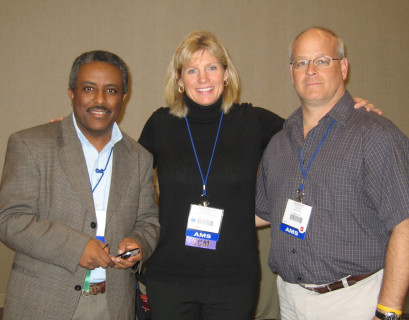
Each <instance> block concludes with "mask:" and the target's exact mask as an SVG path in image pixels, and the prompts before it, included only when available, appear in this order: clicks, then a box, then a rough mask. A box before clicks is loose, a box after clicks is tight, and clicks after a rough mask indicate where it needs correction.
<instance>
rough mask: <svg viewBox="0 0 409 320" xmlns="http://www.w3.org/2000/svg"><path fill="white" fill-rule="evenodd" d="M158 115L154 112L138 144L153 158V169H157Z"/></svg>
mask: <svg viewBox="0 0 409 320" xmlns="http://www.w3.org/2000/svg"><path fill="white" fill-rule="evenodd" d="M156 113H157V112H154V113H153V114H152V115H151V116H150V118H149V119H148V121H146V123H145V126H144V128H143V130H142V133H141V136H140V137H139V140H138V142H139V143H140V144H141V145H142V146H143V147H144V148H145V149H146V150H148V151H149V152H150V153H151V154H152V156H153V167H154V168H156V165H157V161H156V160H157V153H156V152H155V119H156Z"/></svg>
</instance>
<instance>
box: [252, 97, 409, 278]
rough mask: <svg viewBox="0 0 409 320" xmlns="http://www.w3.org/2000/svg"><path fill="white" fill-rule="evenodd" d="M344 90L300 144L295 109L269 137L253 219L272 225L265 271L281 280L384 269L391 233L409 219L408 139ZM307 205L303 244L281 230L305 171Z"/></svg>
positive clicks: (298, 116) (299, 115)
mask: <svg viewBox="0 0 409 320" xmlns="http://www.w3.org/2000/svg"><path fill="white" fill-rule="evenodd" d="M353 105H354V102H353V100H352V97H351V96H350V94H349V93H348V92H347V93H345V95H344V96H343V97H342V98H341V100H340V101H339V102H338V103H337V104H336V105H335V106H334V107H333V108H332V110H331V111H330V112H329V113H328V114H327V115H325V116H324V117H323V118H322V119H321V120H320V122H319V124H318V125H317V126H316V127H315V128H313V129H312V130H311V131H310V132H309V133H308V135H307V137H306V139H305V140H304V134H303V126H302V111H301V108H299V109H298V110H297V111H295V112H294V113H293V114H292V115H291V116H290V117H289V118H288V120H287V121H286V122H285V124H284V129H283V130H282V131H281V132H279V133H278V134H276V135H275V136H273V138H272V139H271V141H270V144H269V145H268V147H267V148H266V150H265V153H264V156H263V159H262V163H261V166H260V174H259V177H258V181H257V196H256V214H257V215H258V216H260V217H261V218H262V219H264V220H267V221H270V222H271V238H272V246H271V250H270V257H269V265H270V267H271V269H272V270H273V271H275V272H277V273H278V274H279V275H280V276H281V277H282V278H283V279H284V280H285V281H287V282H291V283H311V284H324V283H331V282H334V281H337V280H339V279H340V278H343V277H345V276H348V275H359V274H366V273H370V272H373V271H376V270H379V269H381V268H383V265H384V258H385V252H386V246H387V242H388V240H389V235H390V232H391V231H392V229H393V228H394V226H395V225H397V224H399V223H400V222H402V221H403V220H405V219H407V218H409V140H408V138H407V137H406V136H405V135H404V134H403V133H402V132H400V131H399V130H398V129H397V127H396V126H395V125H394V124H392V123H391V122H390V121H389V120H387V119H386V118H384V117H381V116H379V115H377V114H375V113H367V112H366V111H364V110H355V109H354V108H353ZM334 119H335V124H334V125H333V127H332V129H331V130H330V132H329V134H328V136H327V138H326V139H325V141H324V143H323V144H322V146H321V148H320V149H319V151H318V153H317V155H316V157H315V159H314V161H313V162H312V164H311V167H310V169H309V171H308V174H307V176H306V179H305V187H304V190H305V196H304V204H306V205H309V206H311V207H312V213H311V218H310V220H309V224H308V228H307V231H306V238H305V240H301V239H298V238H296V237H294V236H292V235H289V234H286V233H284V232H282V231H280V223H281V221H282V218H283V214H284V211H285V207H286V203H287V200H288V199H293V200H295V199H296V192H297V190H298V188H299V187H300V184H301V180H302V174H301V169H300V161H299V157H298V147H299V146H301V148H302V149H301V150H302V151H301V161H303V163H304V167H306V166H307V165H308V163H309V162H310V160H311V158H312V155H313V154H314V152H315V150H316V149H317V147H318V145H319V143H320V142H321V140H322V138H323V136H324V134H325V132H326V131H327V129H328V128H329V126H330V124H331V122H332V121H333V120H334Z"/></svg>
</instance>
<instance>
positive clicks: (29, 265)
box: [0, 116, 159, 320]
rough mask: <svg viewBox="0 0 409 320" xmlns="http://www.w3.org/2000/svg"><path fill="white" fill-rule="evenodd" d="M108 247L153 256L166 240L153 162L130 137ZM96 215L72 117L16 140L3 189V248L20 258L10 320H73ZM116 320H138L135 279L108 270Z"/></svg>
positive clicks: (120, 148)
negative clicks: (126, 246) (131, 247)
mask: <svg viewBox="0 0 409 320" xmlns="http://www.w3.org/2000/svg"><path fill="white" fill-rule="evenodd" d="M112 170H113V171H112V180H111V188H110V195H109V202H108V209H107V217H106V228H105V239H106V243H109V244H110V248H111V254H116V250H117V247H118V243H119V241H121V240H122V239H123V238H124V237H131V238H133V239H135V240H136V241H137V242H138V243H139V244H140V245H141V247H142V251H143V259H144V260H146V259H147V258H148V257H149V256H151V254H152V252H153V250H154V249H155V246H156V244H157V239H158V235H159V222H158V209H157V205H156V195H155V191H154V188H153V169H152V157H151V155H150V153H149V152H148V151H146V150H145V149H144V148H143V147H142V146H140V145H139V144H138V143H137V142H136V141H135V140H133V139H131V138H130V137H129V136H128V135H126V134H125V133H123V139H122V140H121V141H119V142H117V143H116V144H115V146H114V151H113V169H112ZM95 223H96V215H95V210H94V202H93V197H92V190H91V185H90V181H89V177H88V172H87V167H86V163H85V158H84V154H83V151H82V147H81V143H80V141H79V139H78V137H77V134H76V131H75V128H74V125H73V123H72V117H71V116H68V117H67V118H65V119H64V120H62V121H61V122H55V123H48V124H45V125H41V126H38V127H34V128H30V129H27V130H23V131H20V132H18V133H15V134H12V135H11V136H10V138H9V142H8V147H7V153H6V159H5V164H4V169H3V176H2V181H1V185H0V240H1V241H3V242H4V243H5V244H6V245H8V246H9V247H11V248H12V249H14V250H15V251H16V255H15V258H14V262H13V267H12V271H11V275H10V278H9V283H8V288H7V292H6V300H5V309H4V319H20V320H22V319H58V320H61V319H72V317H73V315H74V312H75V310H76V307H77V304H78V301H79V298H80V295H81V291H80V288H82V285H83V282H84V278H85V275H86V272H87V270H85V269H83V268H81V267H79V266H78V262H79V260H80V258H81V255H82V252H83V250H84V248H85V246H86V245H87V243H88V241H89V239H90V238H91V237H95V236H96V227H95ZM106 282H107V284H106V286H107V289H106V294H107V298H108V310H109V313H110V315H111V318H112V319H121V320H126V319H134V309H135V307H134V304H135V286H136V283H135V275H134V273H133V272H132V270H118V269H114V268H108V269H107V280H106Z"/></svg>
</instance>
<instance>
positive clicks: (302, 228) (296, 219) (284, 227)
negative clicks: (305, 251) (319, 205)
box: [280, 199, 312, 239]
mask: <svg viewBox="0 0 409 320" xmlns="http://www.w3.org/2000/svg"><path fill="white" fill-rule="evenodd" d="M311 211H312V207H310V206H307V205H305V204H303V203H300V202H297V201H294V200H291V199H288V201H287V206H286V208H285V212H284V216H283V220H282V222H281V225H280V230H281V231H283V232H285V233H288V234H290V235H292V236H294V237H297V238H299V239H305V234H306V231H307V227H308V222H309V221H310V216H311Z"/></svg>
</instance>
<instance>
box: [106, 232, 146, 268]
mask: <svg viewBox="0 0 409 320" xmlns="http://www.w3.org/2000/svg"><path fill="white" fill-rule="evenodd" d="M136 248H139V254H138V255H136V256H133V257H129V258H128V259H122V258H120V257H111V259H112V261H113V262H114V263H115V265H114V268H117V269H128V268H132V267H133V266H134V265H135V264H136V263H137V262H138V261H139V260H142V248H141V246H140V245H139V243H138V242H137V241H135V240H134V239H132V238H124V239H122V240H121V242H120V243H119V244H118V254H122V253H124V252H126V251H129V250H132V249H136Z"/></svg>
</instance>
